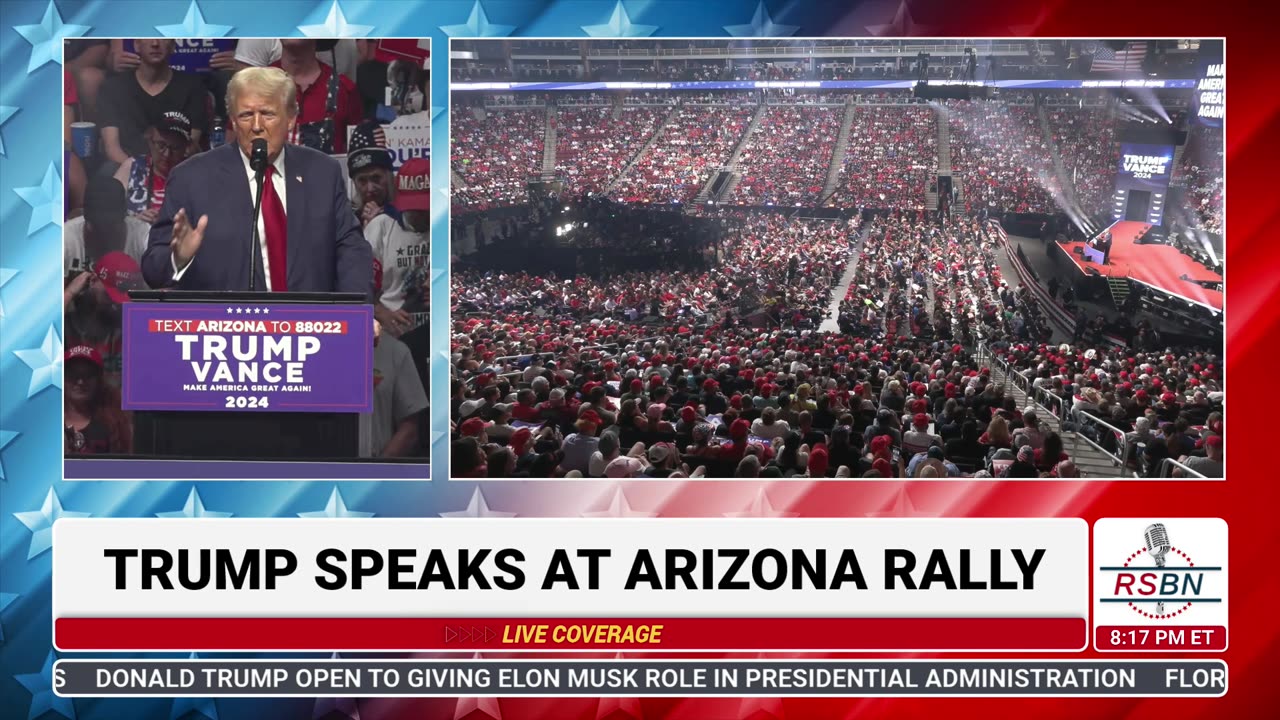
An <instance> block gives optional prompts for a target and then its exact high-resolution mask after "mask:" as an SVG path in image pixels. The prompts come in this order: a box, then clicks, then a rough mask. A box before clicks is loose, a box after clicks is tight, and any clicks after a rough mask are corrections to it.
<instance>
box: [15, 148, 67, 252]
mask: <svg viewBox="0 0 1280 720" xmlns="http://www.w3.org/2000/svg"><path fill="white" fill-rule="evenodd" d="M13 191H14V192H16V193H18V197H20V198H22V201H23V202H25V203H26V204H28V205H30V206H31V221H30V222H28V223H27V235H28V236H31V235H33V234H35V232H36V231H37V230H39V229H40V228H42V227H44V226H45V225H50V224H53V225H58V226H61V225H62V176H61V175H59V174H58V168H56V167H54V164H53V163H49V167H48V168H45V171H44V179H43V180H41V181H40V184H39V185H33V186H31V187H20V188H14V189H13Z"/></svg>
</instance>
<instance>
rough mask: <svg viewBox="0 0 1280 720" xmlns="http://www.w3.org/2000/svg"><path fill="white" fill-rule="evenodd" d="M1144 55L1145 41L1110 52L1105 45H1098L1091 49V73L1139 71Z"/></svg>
mask: <svg viewBox="0 0 1280 720" xmlns="http://www.w3.org/2000/svg"><path fill="white" fill-rule="evenodd" d="M1146 54H1147V43H1146V41H1140V42H1131V43H1127V44H1126V45H1125V46H1124V47H1123V48H1122V49H1120V50H1112V49H1111V48H1109V47H1107V45H1106V43H1098V44H1097V45H1096V46H1095V47H1094V49H1093V72H1096V73H1110V72H1124V71H1125V70H1141V69H1142V58H1144V57H1146Z"/></svg>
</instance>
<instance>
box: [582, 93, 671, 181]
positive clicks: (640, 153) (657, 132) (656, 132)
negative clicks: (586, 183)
mask: <svg viewBox="0 0 1280 720" xmlns="http://www.w3.org/2000/svg"><path fill="white" fill-rule="evenodd" d="M679 109H680V106H679V105H672V106H671V109H670V110H668V111H667V114H666V115H664V116H662V122H660V123H658V126H657V127H655V128H654V129H653V132H652V133H651V134H650V135H649V139H648V140H646V141H645V142H644V145H642V146H641V147H640V149H639V150H637V151H636V154H635V155H634V156H632V158H631V160H629V161H628V162H627V164H626V166H625V167H623V168H622V172H620V173H618V175H617V176H616V177H614V178H613V180H610V181H609V184H608V185H606V186H605V188H604V190H601V191H600V193H601V194H602V195H605V194H608V192H609V191H610V190H612V189H613V186H614V185H616V184H618V181H619V180H621V179H622V178H624V177H626V176H627V173H629V172H631V169H632V168H634V167H635V166H636V163H638V162H640V158H642V157H644V156H645V154H646V153H648V152H649V150H650V149H651V148H652V147H653V144H654V143H655V142H656V141H657V140H658V138H659V137H661V136H662V129H663V128H664V127H666V126H667V123H669V122H671V118H672V117H673V116H674V115H675V114H676V111H677V110H679Z"/></svg>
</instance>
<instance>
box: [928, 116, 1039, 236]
mask: <svg viewBox="0 0 1280 720" xmlns="http://www.w3.org/2000/svg"><path fill="white" fill-rule="evenodd" d="M947 110H948V123H949V124H950V127H951V168H952V170H953V171H954V172H956V173H959V174H961V176H962V177H963V181H964V201H965V206H966V209H967V210H969V211H973V212H976V211H977V210H979V209H980V208H984V207H985V208H987V209H989V210H992V211H996V210H999V211H1005V212H1055V211H1056V209H1057V207H1058V204H1057V203H1055V202H1054V197H1055V196H1060V195H1061V190H1060V183H1059V182H1058V179H1057V173H1056V172H1055V171H1054V167H1053V158H1052V157H1051V155H1050V153H1049V146H1048V144H1047V143H1046V142H1045V139H1044V137H1043V133H1042V132H1041V130H1040V123H1039V119H1038V118H1037V117H1036V111H1035V109H1034V108H1029V107H1013V106H1007V105H1004V104H1002V103H999V102H985V101H984V102H973V101H966V100H948V101H947Z"/></svg>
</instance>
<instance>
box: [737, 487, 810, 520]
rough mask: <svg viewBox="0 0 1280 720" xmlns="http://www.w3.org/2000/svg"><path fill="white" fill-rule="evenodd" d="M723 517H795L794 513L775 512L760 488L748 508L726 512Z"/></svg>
mask: <svg viewBox="0 0 1280 720" xmlns="http://www.w3.org/2000/svg"><path fill="white" fill-rule="evenodd" d="M724 515H725V517H734V518H748V517H795V516H796V513H793V512H785V511H783V510H776V509H774V507H773V503H771V502H769V496H768V495H765V493H764V488H760V492H758V493H756V498H755V500H752V501H751V505H750V507H748V508H747V509H746V510H744V511H741V512H727V513H725V514H724Z"/></svg>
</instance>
